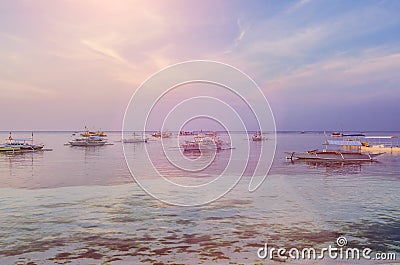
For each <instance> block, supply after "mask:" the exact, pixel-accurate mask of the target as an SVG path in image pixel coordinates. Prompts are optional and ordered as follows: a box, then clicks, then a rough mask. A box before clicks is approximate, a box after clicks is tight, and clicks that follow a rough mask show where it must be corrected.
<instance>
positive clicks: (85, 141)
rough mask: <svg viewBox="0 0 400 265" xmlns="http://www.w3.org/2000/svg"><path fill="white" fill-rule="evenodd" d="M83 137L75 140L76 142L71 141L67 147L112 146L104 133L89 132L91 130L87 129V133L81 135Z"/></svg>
mask: <svg viewBox="0 0 400 265" xmlns="http://www.w3.org/2000/svg"><path fill="white" fill-rule="evenodd" d="M80 135H81V136H82V137H80V138H75V139H74V140H71V141H69V142H68V143H66V144H65V145H70V146H82V147H87V146H103V145H110V144H109V143H108V142H107V139H106V136H107V135H105V134H104V132H98V133H94V132H89V130H88V129H87V128H86V127H85V132H84V133H81V134H80Z"/></svg>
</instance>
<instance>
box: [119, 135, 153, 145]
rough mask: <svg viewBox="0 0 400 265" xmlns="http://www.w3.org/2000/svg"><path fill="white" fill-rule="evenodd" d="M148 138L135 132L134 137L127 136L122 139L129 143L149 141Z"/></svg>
mask: <svg viewBox="0 0 400 265" xmlns="http://www.w3.org/2000/svg"><path fill="white" fill-rule="evenodd" d="M147 140H148V139H147V138H146V137H145V136H144V135H141V136H138V135H136V133H133V137H132V138H126V139H122V142H123V143H124V144H127V143H147Z"/></svg>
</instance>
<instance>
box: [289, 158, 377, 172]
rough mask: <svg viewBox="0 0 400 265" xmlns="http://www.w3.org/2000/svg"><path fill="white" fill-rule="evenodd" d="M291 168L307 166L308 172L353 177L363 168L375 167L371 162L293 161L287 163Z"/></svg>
mask: <svg viewBox="0 0 400 265" xmlns="http://www.w3.org/2000/svg"><path fill="white" fill-rule="evenodd" d="M287 163H288V164H289V165H291V166H296V165H297V166H298V165H300V166H301V165H306V168H307V170H314V171H317V172H320V173H325V174H326V175H353V174H360V173H361V172H362V171H363V168H365V167H368V166H371V165H373V164H374V163H379V162H376V161H375V162H371V161H363V162H349V161H343V162H341V161H339V162H336V161H335V162H333V161H301V160H293V161H288V162H287Z"/></svg>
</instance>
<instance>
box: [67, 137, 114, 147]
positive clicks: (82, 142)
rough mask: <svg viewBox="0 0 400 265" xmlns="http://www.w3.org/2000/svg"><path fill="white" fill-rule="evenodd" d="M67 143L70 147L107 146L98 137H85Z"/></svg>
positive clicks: (103, 140) (105, 141) (102, 139)
mask: <svg viewBox="0 0 400 265" xmlns="http://www.w3.org/2000/svg"><path fill="white" fill-rule="evenodd" d="M68 143H69V145H71V146H83V147H86V146H103V145H105V144H107V140H105V139H104V138H102V137H99V136H87V137H83V138H76V139H74V140H72V141H69V142H68Z"/></svg>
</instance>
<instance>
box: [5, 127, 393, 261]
mask: <svg viewBox="0 0 400 265" xmlns="http://www.w3.org/2000/svg"><path fill="white" fill-rule="evenodd" d="M20 134H21V135H20V136H21V137H23V136H26V135H25V134H24V133H20ZM28 134H29V133H28ZM70 136H71V133H68V132H65V133H61V132H57V133H52V132H41V133H36V134H35V139H36V141H37V142H43V143H45V144H46V147H47V148H52V149H53V151H51V152H42V153H33V154H32V153H27V154H19V155H6V154H0V192H1V195H0V213H1V219H0V226H1V229H0V238H1V241H0V263H1V264H16V263H19V264H28V263H29V262H31V263H30V264H55V263H62V264H64V263H67V264H68V263H70V264H101V263H106V262H108V263H110V264H137V263H145V264H154V263H161V264H162V263H165V264H199V263H204V264H212V263H218V264H240V263H244V264H254V263H257V262H261V263H266V262H267V261H260V260H259V258H258V257H257V250H258V248H260V247H262V246H263V245H264V243H267V242H268V244H270V245H271V246H277V247H286V248H290V247H297V248H302V247H316V248H317V247H326V246H327V245H328V244H332V245H334V243H335V240H336V238H337V237H338V236H341V235H343V236H346V238H347V239H348V241H349V242H348V246H351V247H360V248H363V247H369V248H371V249H372V250H374V251H391V252H397V253H399V251H400V247H399V245H400V232H399V231H400V220H399V216H400V210H399V209H400V207H399V206H400V198H399V196H398V195H397V194H398V191H399V188H400V167H399V164H400V156H396V155H384V156H382V157H381V158H380V160H379V162H374V163H362V164H340V163H339V164H333V165H332V164H316V163H298V162H296V163H292V162H289V161H287V160H285V154H284V152H285V151H302V150H307V149H314V148H318V147H320V146H321V145H320V144H321V142H322V141H323V134H321V133H306V134H297V133H279V134H278V135H277V136H276V137H277V151H276V155H275V159H274V163H273V166H272V168H271V171H270V174H269V176H268V177H267V179H266V180H265V182H264V183H263V184H262V186H261V187H260V188H259V189H258V190H257V191H255V192H252V193H250V192H248V190H247V189H248V184H249V180H250V178H249V177H248V176H244V177H243V178H242V179H241V180H240V182H239V184H238V185H237V186H235V187H234V188H233V190H231V191H230V192H229V193H228V194H226V195H225V196H223V197H222V198H221V199H219V200H217V201H214V202H211V203H209V204H206V205H203V206H198V207H180V206H171V205H167V204H165V203H162V202H160V201H158V200H155V199H154V198H152V197H151V196H149V195H148V194H146V193H145V192H144V191H143V190H142V189H141V188H140V187H139V186H138V185H137V184H136V183H135V182H134V180H133V179H132V177H131V176H130V174H129V170H128V167H127V165H126V163H125V159H124V155H123V152H122V144H121V143H119V142H115V141H118V140H119V138H120V134H119V133H109V141H110V142H111V143H114V145H110V146H103V147H95V148H79V147H77V148H75V147H69V146H63V143H64V142H67V141H68V139H69V138H70ZM0 137H3V138H6V137H7V134H6V133H2V134H0ZM235 137H239V138H241V139H243V140H242V143H243V145H242V144H239V145H237V146H235V149H232V150H224V151H221V152H218V153H217V154H216V156H215V158H214V160H212V162H213V164H212V166H210V167H209V168H207V170H208V171H206V173H204V172H203V173H201V172H197V173H195V174H196V175H195V176H196V177H193V176H192V175H187V174H186V173H185V174H180V173H179V172H178V171H177V170H176V168H175V169H174V168H173V167H170V164H169V163H168V162H167V161H166V160H163V159H162V158H160V159H159V160H157V161H158V162H157V163H156V166H157V167H158V168H159V169H160V170H161V171H162V173H163V174H164V175H166V176H167V177H168V178H170V179H171V180H173V181H175V182H177V183H182V184H188V183H190V184H193V183H198V184H202V183H206V182H207V181H209V180H210V178H211V177H210V176H213V177H215V176H216V175H218V174H220V173H221V169H222V168H223V167H225V166H226V161H228V160H229V157H230V155H231V152H241V151H242V150H243V148H244V147H245V146H246V145H247V144H248V141H247V140H245V139H246V135H242V134H237V135H236V136H235ZM269 137H270V138H272V137H273V136H272V135H270V136H269ZM166 141H167V142H166V143H167V144H166V145H167V147H168V148H169V149H168V150H170V151H171V153H172V154H174V152H180V151H179V149H177V148H176V149H173V147H174V143H175V140H174V139H173V138H171V139H167V140H166ZM269 141H271V140H269ZM257 144H260V143H256V142H250V145H252V148H253V149H252V150H257ZM125 148H129V150H128V151H127V152H128V154H127V157H128V159H129V155H132V156H135V154H136V155H137V157H135V158H137V159H140V158H141V157H142V156H141V155H142V154H143V153H144V152H145V150H146V149H147V150H148V151H149V153H151V154H152V155H155V156H153V157H157V154H158V155H159V156H161V155H160V154H162V153H161V151H162V148H161V145H160V142H159V140H155V141H150V142H149V143H147V144H146V146H144V145H143V144H130V145H129V146H128V147H127V146H125ZM255 153H256V152H255ZM192 156H193V157H191V158H192V159H196V158H197V157H196V156H195V155H192ZM189 158H190V155H189ZM252 158H254V157H250V164H251V163H252ZM201 159H205V160H207V156H205V157H202V158H201ZM208 159H209V157H208ZM138 161H139V162H138V163H137V164H136V165H139V166H140V165H141V163H140V160H138ZM206 162H207V161H206ZM253 162H254V161H253ZM145 169H146V168H142V170H145ZM149 172H150V171H149ZM146 177H147V179H148V181H149V183H150V184H151V183H152V182H154V185H157V184H158V183H159V179H158V178H157V176H152V175H151V174H149V176H146ZM235 177H237V176H232V178H235ZM171 196H175V197H176V196H178V197H179V196H187V195H186V194H185V195H182V194H179V193H178V194H172V195H171ZM192 196H193V197H196V196H201V194H196V193H193V194H192ZM397 256H398V255H397ZM398 257H399V256H398Z"/></svg>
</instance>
